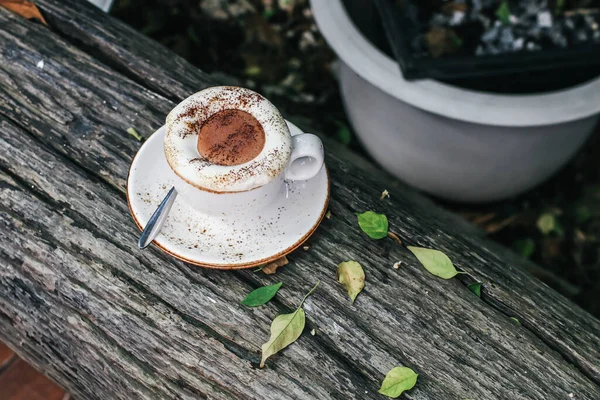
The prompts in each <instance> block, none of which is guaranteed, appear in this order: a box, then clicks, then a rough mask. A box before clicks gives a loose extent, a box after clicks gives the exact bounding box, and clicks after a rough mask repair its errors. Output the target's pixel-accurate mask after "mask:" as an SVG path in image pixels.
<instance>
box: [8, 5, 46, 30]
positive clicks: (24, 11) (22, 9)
mask: <svg viewBox="0 0 600 400" xmlns="http://www.w3.org/2000/svg"><path fill="white" fill-rule="evenodd" d="M0 7H4V8H6V9H7V10H10V11H12V12H14V13H15V14H19V15H20V16H22V17H25V18H27V19H32V18H33V19H39V20H40V21H41V22H42V23H43V24H44V25H48V23H47V22H46V20H45V19H44V17H43V16H42V13H41V12H40V9H39V8H37V6H36V5H35V4H33V3H32V2H30V1H25V0H0Z"/></svg>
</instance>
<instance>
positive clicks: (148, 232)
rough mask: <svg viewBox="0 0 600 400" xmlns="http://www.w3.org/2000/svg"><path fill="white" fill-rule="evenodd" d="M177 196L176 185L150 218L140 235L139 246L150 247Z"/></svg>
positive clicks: (142, 247) (141, 247)
mask: <svg viewBox="0 0 600 400" xmlns="http://www.w3.org/2000/svg"><path fill="white" fill-rule="evenodd" d="M176 197H177V191H176V190H175V188H174V187H172V188H171V190H169V193H167V195H166V196H165V198H164V199H163V201H162V202H161V203H160V205H159V206H158V208H157V209H156V211H154V214H152V216H151V217H150V220H149V221H148V223H147V224H146V227H145V228H144V231H143V232H142V235H141V236H140V240H139V242H138V247H139V248H140V249H145V248H146V247H148V245H149V244H150V243H152V241H153V240H154V238H155V237H156V235H158V232H160V228H161V227H162V225H163V223H164V222H165V221H166V219H167V216H168V215H169V211H171V207H172V206H173V202H175V198H176Z"/></svg>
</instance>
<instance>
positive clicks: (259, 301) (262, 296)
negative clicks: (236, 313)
mask: <svg viewBox="0 0 600 400" xmlns="http://www.w3.org/2000/svg"><path fill="white" fill-rule="evenodd" d="M281 285H283V282H279V283H276V284H274V285H269V286H263V287H259V288H258V289H255V290H253V291H251V292H250V293H248V295H247V296H246V297H245V298H244V300H242V304H243V305H245V306H248V307H257V306H262V305H263V304H265V303H266V302H268V301H269V300H271V299H272V298H273V297H275V295H276V294H277V291H278V290H279V288H280V287H281Z"/></svg>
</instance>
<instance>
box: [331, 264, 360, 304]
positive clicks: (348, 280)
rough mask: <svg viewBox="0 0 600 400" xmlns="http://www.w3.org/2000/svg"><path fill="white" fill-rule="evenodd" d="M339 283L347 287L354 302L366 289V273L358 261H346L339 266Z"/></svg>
mask: <svg viewBox="0 0 600 400" xmlns="http://www.w3.org/2000/svg"><path fill="white" fill-rule="evenodd" d="M337 278H338V281H339V282H340V283H341V284H342V285H344V286H345V287H346V291H347V292H348V296H350V299H352V302H353V303H354V300H355V299H356V296H358V294H359V293H360V292H361V291H362V290H363V288H364V287H365V272H364V271H363V269H362V267H361V266H360V264H359V263H357V262H356V261H346V262H343V263H341V264H340V265H338V270H337Z"/></svg>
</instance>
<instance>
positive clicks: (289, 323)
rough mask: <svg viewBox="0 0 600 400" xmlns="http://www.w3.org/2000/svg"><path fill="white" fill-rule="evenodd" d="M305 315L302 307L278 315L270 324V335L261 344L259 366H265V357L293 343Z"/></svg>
mask: <svg viewBox="0 0 600 400" xmlns="http://www.w3.org/2000/svg"><path fill="white" fill-rule="evenodd" d="M305 323H306V317H305V314H304V309H303V308H298V309H297V310H296V311H294V312H293V313H291V314H281V315H278V316H277V317H276V318H275V319H274V320H273V323H272V324H271V337H270V338H269V341H268V342H267V343H265V344H263V345H262V360H261V361H260V367H261V368H262V367H264V366H265V361H267V358H269V357H271V356H272V355H273V354H275V353H277V352H278V351H280V350H282V349H284V348H286V347H287V346H289V345H290V344H292V343H294V342H295V341H296V339H298V338H299V337H300V335H301V334H302V331H303V330H304V325H305Z"/></svg>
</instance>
